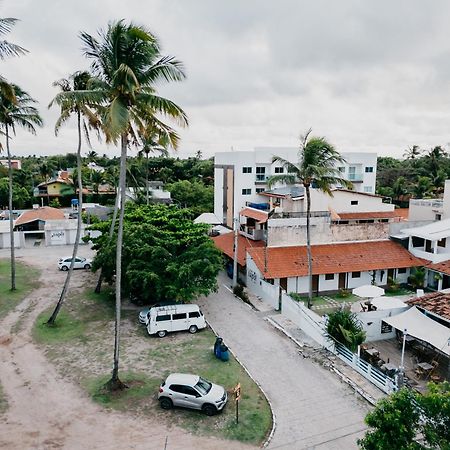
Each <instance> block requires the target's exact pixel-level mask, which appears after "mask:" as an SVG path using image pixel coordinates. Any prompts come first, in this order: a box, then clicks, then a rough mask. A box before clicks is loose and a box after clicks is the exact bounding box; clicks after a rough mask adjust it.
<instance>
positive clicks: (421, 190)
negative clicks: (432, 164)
mask: <svg viewBox="0 0 450 450" xmlns="http://www.w3.org/2000/svg"><path fill="white" fill-rule="evenodd" d="M433 190H434V186H433V181H432V179H431V178H430V177H419V178H418V179H417V181H416V183H415V184H414V186H413V195H414V198H424V197H428V196H429V195H430V194H431V193H432V192H433Z"/></svg>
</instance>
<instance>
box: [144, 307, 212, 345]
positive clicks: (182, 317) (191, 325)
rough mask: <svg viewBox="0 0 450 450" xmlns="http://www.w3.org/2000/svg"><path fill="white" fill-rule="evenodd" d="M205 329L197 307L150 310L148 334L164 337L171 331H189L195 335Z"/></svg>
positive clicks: (202, 317) (201, 315) (203, 319)
mask: <svg viewBox="0 0 450 450" xmlns="http://www.w3.org/2000/svg"><path fill="white" fill-rule="evenodd" d="M202 328H206V322H205V317H204V316H203V313H202V312H201V311H200V308H199V307H198V305H170V306H160V307H156V308H150V312H149V320H148V323H147V331H148V334H150V335H151V334H157V335H158V336H159V337H161V338H162V337H164V336H165V335H166V334H167V333H170V332H172V331H183V330H189V333H196V332H197V331H198V330H201V329H202Z"/></svg>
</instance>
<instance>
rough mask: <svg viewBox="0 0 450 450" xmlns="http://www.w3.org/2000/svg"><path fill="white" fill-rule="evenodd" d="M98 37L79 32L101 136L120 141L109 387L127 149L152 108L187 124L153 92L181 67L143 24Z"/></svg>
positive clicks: (113, 26)
mask: <svg viewBox="0 0 450 450" xmlns="http://www.w3.org/2000/svg"><path fill="white" fill-rule="evenodd" d="M99 36H100V40H97V39H96V38H94V37H93V36H91V35H89V34H88V33H81V39H82V41H83V43H84V51H85V55H86V56H87V57H88V58H90V59H91V60H92V65H91V67H92V71H93V73H94V75H95V76H96V77H97V81H96V83H95V92H96V93H98V94H100V95H101V97H102V102H103V105H104V112H103V117H102V118H103V127H104V131H105V132H106V135H107V140H110V141H114V142H117V140H120V146H121V156H120V174H119V195H120V201H119V202H118V207H120V211H119V223H118V231H117V241H116V242H117V243H116V273H115V275H116V324H115V339H114V366H113V371H112V377H111V380H110V381H109V382H108V383H107V386H108V387H109V388H110V389H119V388H123V383H121V382H120V380H119V348H120V308H121V283H122V266H121V261H122V239H123V219H124V212H125V208H124V205H125V187H126V183H125V180H126V163H127V148H128V146H129V145H130V144H133V143H136V141H137V138H138V136H139V135H143V134H144V132H145V130H146V129H148V127H149V126H150V125H151V124H154V123H156V122H159V120H158V118H157V117H156V115H157V114H158V113H160V114H162V115H164V116H166V117H170V118H173V119H176V120H177V121H178V123H179V124H181V125H183V124H187V118H186V115H185V113H184V111H183V110H182V109H181V108H180V107H179V106H177V105H176V104H175V103H173V102H172V101H170V100H168V99H165V98H163V97H160V96H158V95H156V88H155V84H156V83H158V82H160V81H165V82H170V81H181V80H183V79H184V78H185V74H184V71H183V67H182V65H181V63H180V62H179V61H177V60H176V59H174V58H173V57H169V56H163V55H161V51H160V45H159V42H158V40H157V39H156V38H155V37H154V36H153V35H152V34H151V33H150V32H149V31H148V30H147V29H145V28H144V27H142V26H136V25H134V24H125V22H124V21H118V22H112V23H110V24H109V26H108V29H107V30H106V31H101V32H100V34H99Z"/></svg>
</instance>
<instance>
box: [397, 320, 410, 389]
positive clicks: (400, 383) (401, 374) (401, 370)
mask: <svg viewBox="0 0 450 450" xmlns="http://www.w3.org/2000/svg"><path fill="white" fill-rule="evenodd" d="M407 334H408V330H407V329H406V328H405V329H404V330H403V344H402V357H401V360H400V367H399V373H398V378H397V384H398V387H399V388H400V387H402V386H403V382H404V376H405V365H404V360H405V347H406V335H407Z"/></svg>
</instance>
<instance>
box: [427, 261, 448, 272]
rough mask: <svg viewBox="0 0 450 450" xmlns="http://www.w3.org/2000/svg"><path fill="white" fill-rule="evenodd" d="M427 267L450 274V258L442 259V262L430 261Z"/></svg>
mask: <svg viewBox="0 0 450 450" xmlns="http://www.w3.org/2000/svg"><path fill="white" fill-rule="evenodd" d="M426 267H427V269H431V270H435V271H436V272H442V273H444V274H445V275H450V260H447V261H442V262H440V263H435V264H433V263H429V264H427V265H426Z"/></svg>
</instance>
